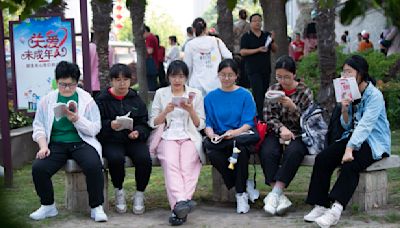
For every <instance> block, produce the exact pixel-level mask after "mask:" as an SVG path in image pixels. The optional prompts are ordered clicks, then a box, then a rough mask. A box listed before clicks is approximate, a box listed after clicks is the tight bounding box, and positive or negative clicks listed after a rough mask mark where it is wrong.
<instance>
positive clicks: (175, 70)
mask: <svg viewBox="0 0 400 228" xmlns="http://www.w3.org/2000/svg"><path fill="white" fill-rule="evenodd" d="M179 73H183V74H184V75H185V77H186V79H187V78H189V68H188V66H187V65H186V63H185V62H183V61H182V60H174V61H172V62H171V63H170V64H169V66H168V69H167V76H170V75H173V74H179Z"/></svg>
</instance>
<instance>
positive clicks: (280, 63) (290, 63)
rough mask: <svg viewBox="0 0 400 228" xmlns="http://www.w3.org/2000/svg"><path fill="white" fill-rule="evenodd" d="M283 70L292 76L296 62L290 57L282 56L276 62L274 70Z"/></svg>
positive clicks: (294, 72)
mask: <svg viewBox="0 0 400 228" xmlns="http://www.w3.org/2000/svg"><path fill="white" fill-rule="evenodd" d="M278 69H285V70H287V71H289V72H290V73H292V74H296V62H295V61H294V60H293V58H292V57H290V56H288V55H283V56H281V57H279V58H278V60H276V64H275V70H278Z"/></svg>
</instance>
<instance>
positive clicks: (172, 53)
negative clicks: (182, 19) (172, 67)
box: [165, 36, 181, 66]
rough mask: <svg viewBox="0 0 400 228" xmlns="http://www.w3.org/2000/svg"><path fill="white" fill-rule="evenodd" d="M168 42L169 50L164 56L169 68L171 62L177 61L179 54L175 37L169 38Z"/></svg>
mask: <svg viewBox="0 0 400 228" xmlns="http://www.w3.org/2000/svg"><path fill="white" fill-rule="evenodd" d="M168 40H169V45H170V48H169V49H168V52H167V55H166V56H165V61H166V63H167V66H169V64H171V62H173V61H175V60H179V57H180V54H181V52H180V49H179V46H178V42H177V39H176V36H169V37H168Z"/></svg>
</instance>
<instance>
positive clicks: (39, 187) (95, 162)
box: [32, 142, 104, 208]
mask: <svg viewBox="0 0 400 228" xmlns="http://www.w3.org/2000/svg"><path fill="white" fill-rule="evenodd" d="M49 149H50V155H49V156H48V157H46V158H45V159H36V160H35V161H34V162H33V165H32V177H33V182H34V184H35V189H36V193H37V194H38V196H39V197H40V203H41V204H42V205H51V204H53V203H54V190H53V184H52V181H51V177H52V176H53V175H54V174H55V173H56V172H57V171H58V170H59V169H61V168H62V167H63V166H64V165H65V163H66V161H67V160H68V159H69V158H73V159H74V160H75V161H76V162H77V163H78V165H79V166H80V167H81V168H82V170H83V173H84V174H85V176H86V185H87V191H88V193H89V205H90V207H91V208H95V207H97V206H99V205H101V204H103V201H104V196H103V187H104V179H103V165H102V163H101V160H100V157H99V154H98V153H97V151H96V149H94V148H93V147H92V146H90V145H89V144H87V143H85V142H79V143H50V144H49Z"/></svg>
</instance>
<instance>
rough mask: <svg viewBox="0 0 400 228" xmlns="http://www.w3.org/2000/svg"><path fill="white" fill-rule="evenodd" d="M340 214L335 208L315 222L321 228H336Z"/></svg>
mask: <svg viewBox="0 0 400 228" xmlns="http://www.w3.org/2000/svg"><path fill="white" fill-rule="evenodd" d="M340 214H341V213H340V212H337V210H335V209H334V208H331V209H329V210H327V211H326V212H325V213H324V214H323V215H322V216H320V217H318V218H316V219H315V222H316V223H317V224H318V226H320V227H321V228H328V227H330V226H334V225H336V224H337V223H338V222H339V219H340Z"/></svg>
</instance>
